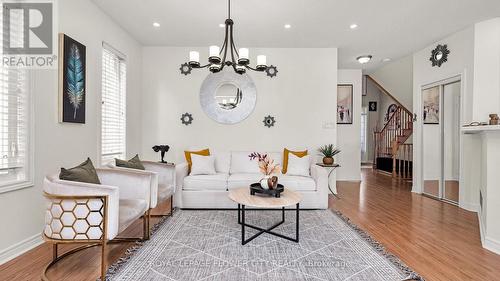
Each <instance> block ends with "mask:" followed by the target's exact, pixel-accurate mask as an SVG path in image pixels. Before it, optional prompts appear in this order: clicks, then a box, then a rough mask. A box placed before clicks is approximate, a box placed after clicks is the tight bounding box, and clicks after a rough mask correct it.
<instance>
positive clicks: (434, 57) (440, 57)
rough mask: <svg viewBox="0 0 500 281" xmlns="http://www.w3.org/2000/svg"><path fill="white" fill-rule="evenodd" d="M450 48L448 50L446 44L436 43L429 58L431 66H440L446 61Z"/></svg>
mask: <svg viewBox="0 0 500 281" xmlns="http://www.w3.org/2000/svg"><path fill="white" fill-rule="evenodd" d="M449 54H450V50H448V45H446V44H445V45H437V47H436V48H435V49H434V50H432V53H431V58H430V59H429V60H430V61H431V62H432V66H437V67H441V65H442V64H443V63H445V62H447V61H448V55H449Z"/></svg>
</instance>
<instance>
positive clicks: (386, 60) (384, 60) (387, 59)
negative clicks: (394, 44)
mask: <svg viewBox="0 0 500 281" xmlns="http://www.w3.org/2000/svg"><path fill="white" fill-rule="evenodd" d="M388 61H391V59H390V58H385V59H383V60H382V62H388Z"/></svg>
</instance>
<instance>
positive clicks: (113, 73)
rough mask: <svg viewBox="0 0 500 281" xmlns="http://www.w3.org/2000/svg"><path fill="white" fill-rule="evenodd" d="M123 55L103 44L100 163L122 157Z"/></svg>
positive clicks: (123, 124) (123, 107)
mask: <svg viewBox="0 0 500 281" xmlns="http://www.w3.org/2000/svg"><path fill="white" fill-rule="evenodd" d="M126 74H127V64H126V62H125V56H123V55H122V54H121V53H120V52H118V51H116V50H115V49H113V48H112V47H110V46H109V45H107V44H105V43H104V44H103V51H102V121H101V134H102V135H101V164H106V163H108V162H110V161H111V160H113V159H114V158H121V159H123V158H124V157H125V154H126V153H125V152H126V104H125V101H126V76H127V75H126Z"/></svg>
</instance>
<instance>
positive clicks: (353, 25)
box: [349, 23, 358, 29]
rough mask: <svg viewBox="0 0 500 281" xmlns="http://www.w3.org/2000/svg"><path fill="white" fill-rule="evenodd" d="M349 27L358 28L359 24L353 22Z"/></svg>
mask: <svg viewBox="0 0 500 281" xmlns="http://www.w3.org/2000/svg"><path fill="white" fill-rule="evenodd" d="M349 28H350V29H356V28H358V25H357V24H355V23H353V24H351V25H350V26H349Z"/></svg>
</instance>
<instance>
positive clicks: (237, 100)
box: [200, 70, 257, 124]
mask: <svg viewBox="0 0 500 281" xmlns="http://www.w3.org/2000/svg"><path fill="white" fill-rule="evenodd" d="M256 103H257V89H256V87H255V83H254V82H253V80H252V78H251V77H250V76H248V74H237V73H236V72H234V71H231V70H223V71H221V72H218V73H211V74H209V75H208V76H207V78H205V81H203V84H202V85H201V89H200V104H201V108H202V109H203V111H204V112H205V113H206V114H207V115H208V117H210V118H211V119H213V120H215V121H217V122H218V123H221V124H236V123H239V122H241V121H243V120H245V119H246V118H247V117H248V116H249V115H250V114H251V113H252V112H253V110H254V108H255V104H256Z"/></svg>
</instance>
